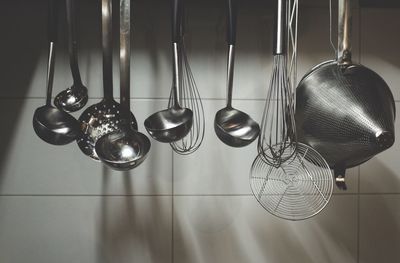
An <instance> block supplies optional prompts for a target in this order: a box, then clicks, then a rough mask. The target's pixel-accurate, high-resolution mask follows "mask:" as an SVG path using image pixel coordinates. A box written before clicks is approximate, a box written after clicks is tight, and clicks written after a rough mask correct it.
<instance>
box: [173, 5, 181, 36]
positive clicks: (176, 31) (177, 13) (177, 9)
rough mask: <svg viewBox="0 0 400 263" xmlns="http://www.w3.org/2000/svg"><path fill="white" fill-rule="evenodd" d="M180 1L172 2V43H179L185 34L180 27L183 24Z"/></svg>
mask: <svg viewBox="0 0 400 263" xmlns="http://www.w3.org/2000/svg"><path fill="white" fill-rule="evenodd" d="M181 9H182V6H181V3H180V0H172V42H175V43H178V42H179V40H180V35H181V34H182V33H183V32H182V31H183V30H182V28H181V27H180V25H181V24H182V23H181V22H182V21H181V20H182V16H181V11H182V10H181Z"/></svg>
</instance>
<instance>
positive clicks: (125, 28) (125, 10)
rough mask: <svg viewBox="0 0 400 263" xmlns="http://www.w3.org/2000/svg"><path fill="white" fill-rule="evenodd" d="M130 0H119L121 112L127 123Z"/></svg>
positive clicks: (128, 103) (128, 112)
mask: <svg viewBox="0 0 400 263" xmlns="http://www.w3.org/2000/svg"><path fill="white" fill-rule="evenodd" d="M130 2H131V0H120V20H119V23H120V24H119V37H120V53H119V61H120V79H121V84H120V87H121V111H122V112H121V113H122V119H123V121H125V122H126V123H125V124H127V125H129V123H130V58H131V48H130V47H131V39H130V31H131V4H130Z"/></svg>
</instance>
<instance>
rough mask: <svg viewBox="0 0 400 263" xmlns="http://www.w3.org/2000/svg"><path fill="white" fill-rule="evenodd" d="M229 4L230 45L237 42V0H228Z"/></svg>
mask: <svg viewBox="0 0 400 263" xmlns="http://www.w3.org/2000/svg"><path fill="white" fill-rule="evenodd" d="M227 2H228V5H227V7H228V8H227V9H228V22H227V24H228V30H227V33H228V35H227V42H228V44H229V45H234V44H235V43H236V24H237V9H238V7H237V0H227Z"/></svg>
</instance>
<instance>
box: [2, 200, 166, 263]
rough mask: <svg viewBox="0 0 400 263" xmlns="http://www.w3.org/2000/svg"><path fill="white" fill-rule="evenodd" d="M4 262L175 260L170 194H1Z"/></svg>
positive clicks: (148, 262)
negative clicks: (65, 195) (172, 247)
mask: <svg viewBox="0 0 400 263" xmlns="http://www.w3.org/2000/svg"><path fill="white" fill-rule="evenodd" d="M0 210H1V211H2V213H1V215H0V233H1V235H0V255H1V261H2V262H32V263H53V262H59V263H63V262H65V263H67V262H68V263H70V262H85V263H99V262H102V263H114V262H121V263H124V262H141V263H142V262H143V263H169V262H171V233H172V232H171V224H172V222H171V198H170V197H131V196H130V197H0Z"/></svg>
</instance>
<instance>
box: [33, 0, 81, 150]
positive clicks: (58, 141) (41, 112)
mask: <svg viewBox="0 0 400 263" xmlns="http://www.w3.org/2000/svg"><path fill="white" fill-rule="evenodd" d="M57 9H58V0H49V16H48V27H49V31H48V34H49V36H48V37H49V57H48V64H47V95H46V105H44V106H42V107H39V108H37V109H36V110H35V113H34V115H33V129H34V130H35V132H36V134H37V136H39V138H41V139H42V140H43V141H45V142H47V143H50V144H54V145H64V144H68V143H70V142H72V141H74V140H75V139H76V137H77V136H78V134H79V123H78V121H77V120H76V119H75V118H74V117H72V116H71V115H69V114H68V113H66V112H63V111H61V110H59V109H57V108H55V107H53V106H52V105H51V93H52V89H53V79H54V63H55V47H56V40H57V24H58V23H57V19H58V10H57Z"/></svg>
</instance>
